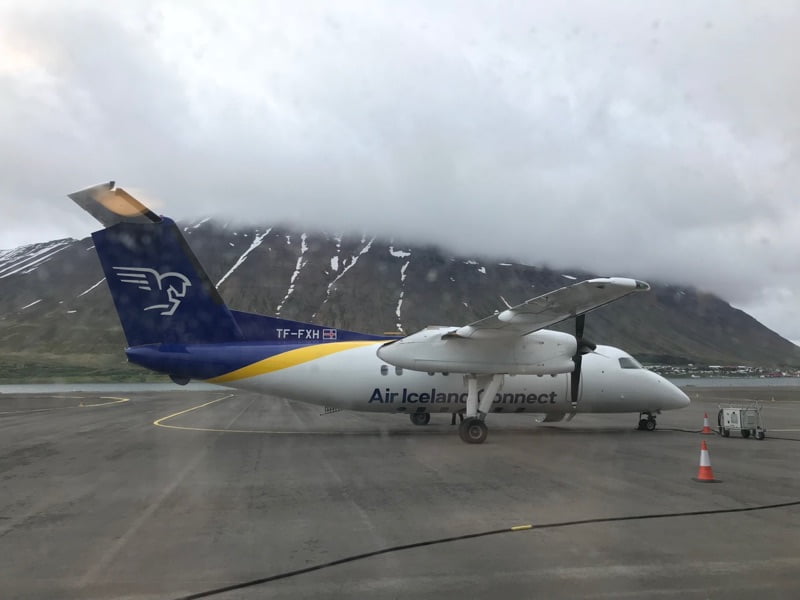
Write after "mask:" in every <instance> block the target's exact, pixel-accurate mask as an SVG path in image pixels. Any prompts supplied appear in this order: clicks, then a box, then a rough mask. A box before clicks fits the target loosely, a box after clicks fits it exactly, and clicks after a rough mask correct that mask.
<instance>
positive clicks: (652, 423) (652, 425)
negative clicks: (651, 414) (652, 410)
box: [644, 419, 656, 431]
mask: <svg viewBox="0 0 800 600" xmlns="http://www.w3.org/2000/svg"><path fill="white" fill-rule="evenodd" d="M644 428H645V429H647V431H655V430H656V420H655V419H647V420H646V421H645V422H644Z"/></svg>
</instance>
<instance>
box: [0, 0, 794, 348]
mask: <svg viewBox="0 0 800 600" xmlns="http://www.w3.org/2000/svg"><path fill="white" fill-rule="evenodd" d="M0 11H2V12H3V13H4V14H0V16H1V17H2V18H0V23H1V24H0V34H2V38H0V39H5V40H6V41H5V45H6V46H7V47H8V48H10V49H12V50H13V51H14V52H12V53H11V54H10V56H11V58H10V59H6V60H5V62H0V87H1V88H2V94H0V124H2V131H3V135H4V137H5V141H6V143H4V144H2V145H0V175H2V176H0V203H2V206H3V210H4V214H6V215H10V217H9V218H7V219H6V221H5V222H6V224H5V225H4V228H5V229H6V230H7V231H3V232H2V233H0V246H2V245H3V244H4V242H5V241H6V240H7V239H8V240H14V241H15V242H17V241H19V239H20V238H21V237H24V236H25V235H26V234H25V231H30V229H31V227H30V224H31V223H37V227H38V223H41V215H42V214H48V215H51V218H50V220H51V221H54V222H55V223H57V224H58V226H60V227H62V230H63V231H64V234H71V235H80V234H85V233H87V232H88V231H90V230H91V228H92V227H93V226H92V224H91V223H90V222H89V221H88V220H86V219H85V218H84V217H83V216H81V215H75V214H74V211H72V209H71V207H69V206H68V205H66V204H65V203H64V204H60V202H61V199H62V198H63V195H64V194H65V193H66V192H69V191H72V190H74V189H77V188H79V187H83V186H85V185H88V184H91V183H94V182H97V181H102V180H105V179H108V178H112V177H115V178H118V180H119V182H120V184H121V185H124V186H126V187H131V188H137V187H138V188H141V189H143V190H145V191H146V193H147V194H150V195H154V196H156V197H157V199H160V200H161V204H162V206H163V207H164V210H165V211H169V212H170V213H172V214H174V215H175V216H177V217H192V216H196V215H200V214H208V213H220V214H226V215H231V214H233V215H236V217H237V218H239V219H242V220H257V221H259V222H267V221H270V222H274V221H283V222H293V223H297V224H302V225H303V226H307V227H308V228H317V229H327V230H336V231H347V230H358V231H361V230H368V231H370V232H375V233H379V234H384V235H394V236H396V237H402V238H410V239H412V240H420V241H436V242H438V243H440V244H442V245H444V246H447V247H450V248H453V249H454V250H455V251H459V252H465V253H490V254H494V255H498V256H502V257H511V258H515V259H518V260H522V261H526V262H530V263H541V262H546V263H548V264H551V265H555V266H565V267H569V266H579V267H584V268H587V269H592V270H596V271H598V272H603V273H613V274H621V273H624V274H633V275H636V276H639V277H642V278H648V277H649V278H655V279H660V280H674V281H680V282H688V283H694V284H695V285H697V286H699V287H701V288H703V289H707V290H711V291H715V292H718V293H720V294H722V295H723V296H724V297H726V298H727V299H729V300H731V301H732V302H734V303H737V304H739V305H742V306H746V307H747V308H748V309H749V310H752V311H753V312H755V313H756V315H757V316H759V315H760V313H759V309H761V310H762V313H761V315H764V316H762V318H763V319H764V320H765V321H766V322H767V324H768V325H771V326H772V327H773V328H778V329H779V330H780V332H781V333H783V334H784V335H785V336H787V337H790V338H792V339H800V319H799V318H798V317H796V316H794V308H793V307H794V306H796V304H797V300H798V299H800V283H798V282H797V280H798V278H797V276H796V275H797V258H798V250H799V249H800V244H798V242H797V241H796V237H795V232H796V231H798V228H800V211H798V200H797V193H796V190H797V189H798V184H799V183H800V181H798V179H800V176H798V174H797V173H798V170H797V169H796V164H797V158H798V137H799V136H800V111H797V110H796V107H797V106H800V90H799V89H798V86H800V80H798V78H797V77H796V76H794V67H795V59H794V57H795V56H797V55H798V54H800V48H799V47H798V45H799V44H798V42H797V41H795V40H796V35H795V32H796V31H797V30H798V27H799V26H800V15H798V8H797V5H796V3H785V4H781V3H771V4H770V6H769V7H768V9H765V8H761V7H756V6H755V5H752V6H750V5H745V6H740V5H737V6H735V7H732V6H731V5H729V4H726V3H715V2H706V3H700V4H697V5H693V6H692V7H684V8H680V9H679V8H677V7H676V5H674V3H647V4H646V5H645V4H644V3H638V2H633V3H616V2H615V3H609V5H608V6H605V7H602V8H601V7H599V6H598V4H597V3H595V2H591V3H588V2H587V3H578V4H573V5H571V8H570V11H569V12H568V13H565V12H564V10H563V8H561V9H556V7H555V5H554V6H546V5H530V6H527V7H522V8H521V7H520V6H518V5H511V4H510V5H505V6H500V5H498V4H496V3H487V4H477V3H476V4H474V5H464V4H463V3H455V4H452V5H447V4H440V3H436V5H435V6H434V7H429V6H428V5H427V3H418V4H413V3H412V4H404V5H403V6H402V7H399V6H396V5H394V4H386V5H380V4H376V3H365V4H364V5H356V4H337V7H336V8H335V9H329V8H327V7H326V5H325V4H320V5H315V4H308V5H304V6H302V7H299V8H297V7H295V5H293V4H290V3H286V4H271V5H268V6H261V4H259V3H253V4H243V3H235V4H234V5H233V8H228V7H225V8H223V7H222V6H221V5H220V4H218V3H192V4H191V5H189V4H186V5H182V4H180V3H150V4H146V5H137V7H136V10H134V9H133V8H126V9H120V8H119V7H114V9H113V10H112V9H110V8H107V7H106V5H105V4H104V3H92V2H86V3H78V4H73V3H70V4H61V5H52V4H50V3H47V4H41V5H38V7H37V6H36V5H34V6H33V8H31V5H30V4H20V5H19V6H17V7H11V8H6V9H0ZM8 48H3V49H4V50H8ZM4 55H6V56H9V52H8V51H6V52H4ZM6 207H11V208H10V209H6ZM42 211H45V212H44V213H43V212H42ZM58 226H53V225H50V224H48V225H47V226H46V228H43V229H42V230H41V231H40V232H39V233H29V234H27V235H28V237H30V238H32V239H33V238H37V239H38V238H41V237H50V236H51V232H55V231H58ZM45 232H46V235H45Z"/></svg>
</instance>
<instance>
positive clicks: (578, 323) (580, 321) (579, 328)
mask: <svg viewBox="0 0 800 600" xmlns="http://www.w3.org/2000/svg"><path fill="white" fill-rule="evenodd" d="M585 325H586V313H584V314H582V315H578V316H577V317H575V337H576V338H577V339H578V340H580V339H581V338H582V337H583V328H584V326H585Z"/></svg>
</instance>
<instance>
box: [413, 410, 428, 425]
mask: <svg viewBox="0 0 800 600" xmlns="http://www.w3.org/2000/svg"><path fill="white" fill-rule="evenodd" d="M408 416H409V417H411V422H412V423H413V424H414V425H427V424H428V423H430V422H431V413H427V412H424V413H411V414H410V415H408Z"/></svg>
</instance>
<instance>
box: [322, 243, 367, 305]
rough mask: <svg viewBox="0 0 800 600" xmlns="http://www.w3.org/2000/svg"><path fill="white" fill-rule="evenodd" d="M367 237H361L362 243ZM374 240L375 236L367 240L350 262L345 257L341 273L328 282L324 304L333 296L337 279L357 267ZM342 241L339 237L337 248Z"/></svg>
mask: <svg viewBox="0 0 800 600" xmlns="http://www.w3.org/2000/svg"><path fill="white" fill-rule="evenodd" d="M366 239H367V238H366V237H362V238H361V243H362V244H364V242H366ZM374 241H375V238H374V237H372V238H370V240H369V242H366V244H365V245H364V246H363V247H362V248H361V250H360V251H359V252H358V254H354V255H352V256H351V257H350V261H349V262H348V261H347V260H346V259H345V261H343V263H342V267H343V268H342V271H341V273H339V274H338V275H337V276H336V277H335V278H334V279H333V281H331V282H330V283H329V284H328V289H327V290H325V300H323V301H322V304H323V305H324V304H326V303H327V302H328V299H329V298H330V297H331V292H332V291H333V289H334V287H335V286H336V282H337V281H339V280H340V279H341V278H342V277H344V276H345V274H346V273H347V272H348V271H349V270H350V269H352V268H353V267H355V266H356V263H357V262H358V259H359V258H361V257H362V256H364V255H365V254H366V253H367V252H369V249H370V248H372V242H374ZM340 242H341V238H337V244H336V248H337V249H338V248H339V243H340ZM337 265H338V261H337ZM314 314H316V313H314Z"/></svg>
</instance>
